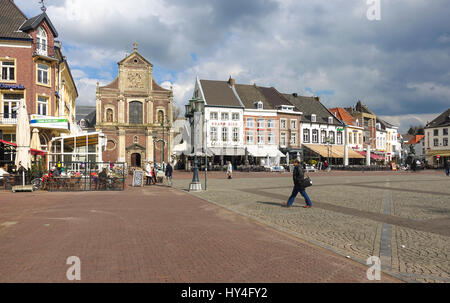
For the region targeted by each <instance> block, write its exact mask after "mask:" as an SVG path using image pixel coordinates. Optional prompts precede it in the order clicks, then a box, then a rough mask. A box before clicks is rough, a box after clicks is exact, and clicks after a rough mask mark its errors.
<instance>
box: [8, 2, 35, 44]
mask: <svg viewBox="0 0 450 303" xmlns="http://www.w3.org/2000/svg"><path fill="white" fill-rule="evenodd" d="M0 8H1V9H0V38H6V39H8V38H10V39H27V40H29V39H31V36H30V35H28V34H27V33H24V32H22V31H20V30H19V28H20V27H21V25H22V24H24V22H25V21H27V17H26V16H25V15H24V13H22V11H21V10H20V9H19V8H18V7H17V5H15V4H14V2H12V1H11V0H0Z"/></svg>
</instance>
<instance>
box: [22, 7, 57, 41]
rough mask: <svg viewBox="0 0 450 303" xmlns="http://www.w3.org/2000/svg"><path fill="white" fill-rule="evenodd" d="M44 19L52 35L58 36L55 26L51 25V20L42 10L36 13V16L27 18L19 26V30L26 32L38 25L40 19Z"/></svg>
mask: <svg viewBox="0 0 450 303" xmlns="http://www.w3.org/2000/svg"><path fill="white" fill-rule="evenodd" d="M44 20H45V21H46V22H47V24H48V26H49V27H50V30H51V31H52V33H53V36H54V37H55V38H56V37H58V32H57V31H56V29H55V27H54V26H53V24H52V22H51V21H50V18H49V17H48V16H47V14H46V13H45V12H43V13H42V14H40V15H37V16H36V17H33V18H30V19H28V20H27V21H26V22H25V23H24V24H23V25H22V26H21V27H20V30H22V31H24V32H26V31H29V30H31V29H35V28H37V27H38V26H39V24H41V23H42V21H44Z"/></svg>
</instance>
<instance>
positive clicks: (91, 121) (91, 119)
mask: <svg viewBox="0 0 450 303" xmlns="http://www.w3.org/2000/svg"><path fill="white" fill-rule="evenodd" d="M84 120H85V121H86V122H87V123H86V124H87V126H88V127H95V124H96V123H97V110H94V111H93V112H91V113H90V114H89V115H87V116H86V117H85V118H84Z"/></svg>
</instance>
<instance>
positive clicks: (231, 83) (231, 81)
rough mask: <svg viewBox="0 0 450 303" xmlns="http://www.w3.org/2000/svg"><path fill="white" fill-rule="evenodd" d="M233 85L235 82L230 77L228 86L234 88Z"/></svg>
mask: <svg viewBox="0 0 450 303" xmlns="http://www.w3.org/2000/svg"><path fill="white" fill-rule="evenodd" d="M234 83H235V80H234V79H233V78H231V76H230V79H229V80H228V84H229V85H230V86H234Z"/></svg>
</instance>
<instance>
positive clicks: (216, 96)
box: [200, 80, 242, 107]
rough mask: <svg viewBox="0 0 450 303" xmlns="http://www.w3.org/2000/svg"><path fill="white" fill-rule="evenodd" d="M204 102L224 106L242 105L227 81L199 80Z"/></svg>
mask: <svg viewBox="0 0 450 303" xmlns="http://www.w3.org/2000/svg"><path fill="white" fill-rule="evenodd" d="M200 84H201V86H202V90H203V93H204V94H205V99H206V104H207V105H212V106H224V107H242V105H241V103H240V102H239V100H238V98H237V97H236V95H235V94H234V92H233V90H232V88H231V86H230V85H229V84H228V82H227V81H215V80H200Z"/></svg>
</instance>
